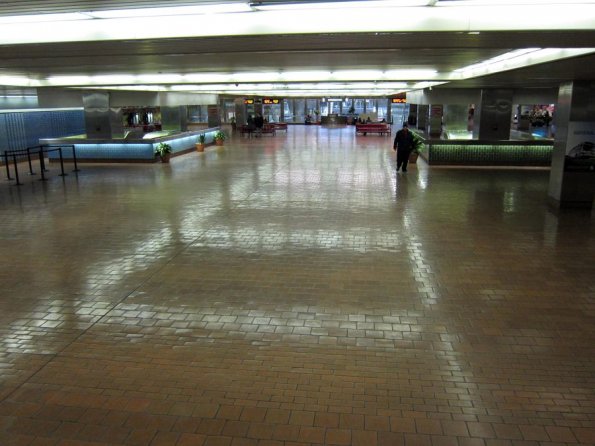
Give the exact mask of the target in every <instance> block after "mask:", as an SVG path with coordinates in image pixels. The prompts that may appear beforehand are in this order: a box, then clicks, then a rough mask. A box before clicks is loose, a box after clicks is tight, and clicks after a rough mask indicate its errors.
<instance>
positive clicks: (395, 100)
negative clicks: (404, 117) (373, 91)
mask: <svg viewBox="0 0 595 446" xmlns="http://www.w3.org/2000/svg"><path fill="white" fill-rule="evenodd" d="M392 103H393V104H406V103H407V99H405V98H392Z"/></svg>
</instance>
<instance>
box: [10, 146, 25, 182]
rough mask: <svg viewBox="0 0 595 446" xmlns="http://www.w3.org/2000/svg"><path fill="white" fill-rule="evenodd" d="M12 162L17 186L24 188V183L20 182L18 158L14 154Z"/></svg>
mask: <svg viewBox="0 0 595 446" xmlns="http://www.w3.org/2000/svg"><path fill="white" fill-rule="evenodd" d="M12 161H13V162H14V176H15V179H16V180H17V182H16V185H17V186H22V184H23V183H21V182H20V181H19V168H18V167H17V156H16V155H15V154H14V153H13V154H12Z"/></svg>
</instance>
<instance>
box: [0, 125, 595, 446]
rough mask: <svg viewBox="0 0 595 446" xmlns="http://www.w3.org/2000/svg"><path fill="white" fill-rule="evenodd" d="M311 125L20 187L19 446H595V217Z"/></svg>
mask: <svg viewBox="0 0 595 446" xmlns="http://www.w3.org/2000/svg"><path fill="white" fill-rule="evenodd" d="M391 145H392V141H391V139H390V138H387V137H380V136H367V137H364V136H359V137H357V138H355V137H354V136H353V129H325V128H318V127H314V126H313V127H302V126H299V127H294V128H290V129H289V131H288V132H287V134H285V133H283V132H281V133H279V134H277V136H267V137H263V138H259V139H240V138H233V139H231V140H229V141H227V142H226V146H225V147H224V148H215V147H210V148H208V149H207V151H206V152H205V153H204V154H197V153H191V154H188V155H184V156H180V157H177V158H175V159H173V160H172V162H171V164H170V165H161V164H155V165H115V166H113V165H88V164H86V165H83V166H82V168H83V170H82V171H81V172H80V174H79V175H78V178H77V177H75V176H74V175H72V174H70V175H69V176H68V177H66V178H64V179H62V178H59V177H57V176H56V173H57V172H56V167H54V166H53V167H52V170H53V172H52V173H51V174H50V176H51V180H50V181H49V182H47V183H45V184H42V183H41V182H38V181H36V180H35V179H34V178H30V177H25V178H24V179H23V181H24V183H25V184H24V185H23V186H21V187H16V186H13V185H11V184H10V183H9V182H8V181H6V180H4V178H2V182H1V183H0V216H1V220H0V224H1V231H0V247H1V249H2V256H1V257H0V266H1V268H0V290H1V291H0V293H1V294H0V336H1V337H0V340H1V343H0V445H2V446H4V445H31V446H32V445H36V446H40V445H60V446H73V445H155V446H157V445H176V446H186V445H192V446H195V445H209V446H210V445H233V446H240V445H259V446H265V445H266V446H269V445H287V446H289V445H296V446H297V445H310V444H325V445H350V444H351V445H363V446H376V445H390V446H393V445H395V446H399V445H407V446H410V445H411V446H413V445H415V446H417V445H420V446H455V445H461V446H538V445H543V446H545V445H548V446H554V445H566V444H568V445H576V444H583V445H587V444H591V445H592V444H595V354H594V353H595V280H594V278H595V267H594V261H595V242H594V237H593V236H594V232H595V231H594V229H595V224H594V221H595V219H594V218H593V217H592V215H591V213H589V212H584V211H567V212H564V213H561V214H557V213H554V212H552V211H550V210H549V209H548V207H547V205H546V201H547V184H548V175H549V172H548V171H547V170H530V169H527V170H507V169H495V170H488V169H455V168H434V167H432V168H430V167H428V166H427V165H425V164H423V163H422V164H419V165H418V166H416V167H412V168H411V169H410V171H409V172H408V173H407V174H398V175H395V172H394V155H393V152H392V150H391Z"/></svg>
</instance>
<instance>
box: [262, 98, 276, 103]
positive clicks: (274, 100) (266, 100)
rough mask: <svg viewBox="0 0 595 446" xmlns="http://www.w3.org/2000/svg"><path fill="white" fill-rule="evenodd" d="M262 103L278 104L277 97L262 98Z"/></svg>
mask: <svg viewBox="0 0 595 446" xmlns="http://www.w3.org/2000/svg"><path fill="white" fill-rule="evenodd" d="M262 103H263V104H278V103H279V99H271V98H264V99H263V100H262Z"/></svg>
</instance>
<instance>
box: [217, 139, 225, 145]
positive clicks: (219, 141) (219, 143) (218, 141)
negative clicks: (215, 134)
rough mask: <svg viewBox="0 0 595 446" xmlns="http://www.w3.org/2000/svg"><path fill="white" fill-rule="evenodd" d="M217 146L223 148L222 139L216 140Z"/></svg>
mask: <svg viewBox="0 0 595 446" xmlns="http://www.w3.org/2000/svg"><path fill="white" fill-rule="evenodd" d="M215 145H218V146H222V145H223V140H222V139H216V140H215Z"/></svg>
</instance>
